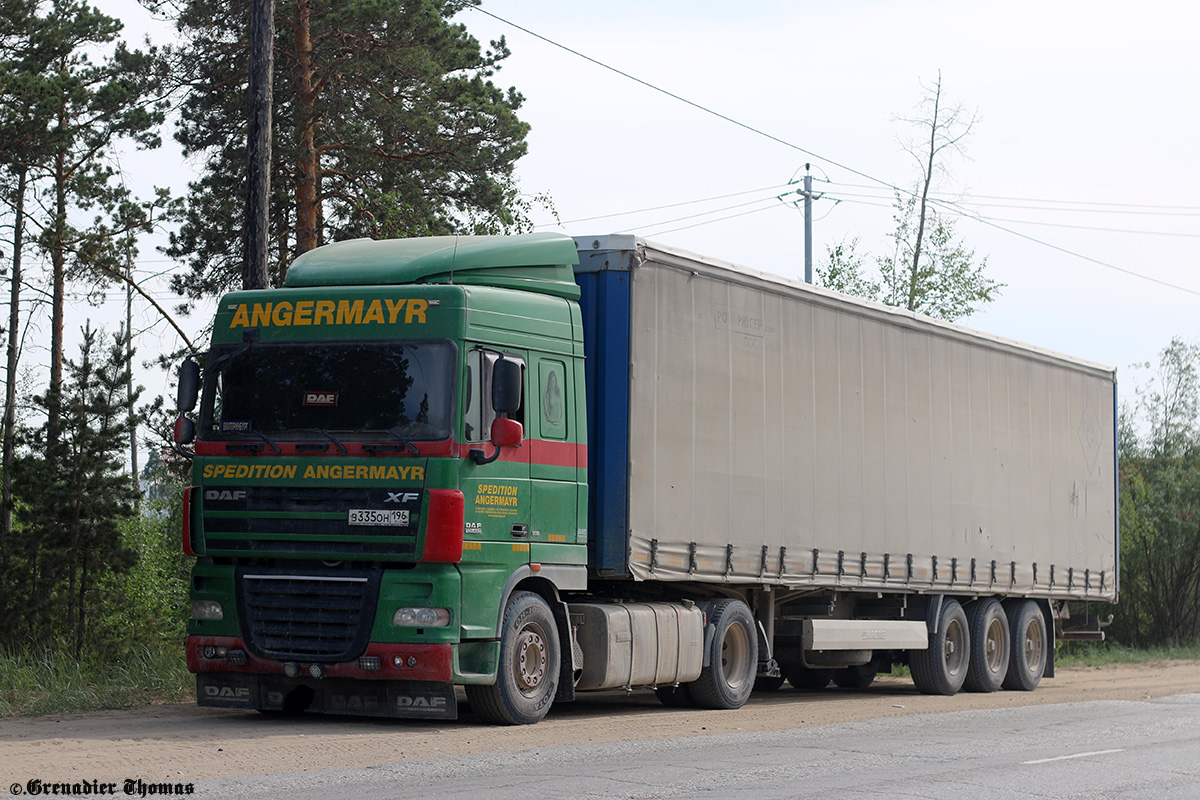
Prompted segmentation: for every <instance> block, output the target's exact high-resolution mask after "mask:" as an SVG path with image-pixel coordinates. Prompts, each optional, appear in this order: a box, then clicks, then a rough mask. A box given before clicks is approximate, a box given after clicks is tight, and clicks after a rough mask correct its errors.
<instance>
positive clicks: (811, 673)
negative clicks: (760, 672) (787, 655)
mask: <svg viewBox="0 0 1200 800" xmlns="http://www.w3.org/2000/svg"><path fill="white" fill-rule="evenodd" d="M782 669H783V674H784V675H786V676H787V679H788V683H790V684H791V685H792V686H795V687H796V688H797V689H800V690H802V691H808V692H818V691H820V690H821V689H824V688H825V687H826V686H828V685H829V682H830V681H831V680H833V670H832V669H831V668H828V667H822V668H820V669H814V668H813V667H806V666H804V665H803V664H785V665H783V667H782Z"/></svg>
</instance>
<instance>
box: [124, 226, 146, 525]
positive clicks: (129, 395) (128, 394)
mask: <svg viewBox="0 0 1200 800" xmlns="http://www.w3.org/2000/svg"><path fill="white" fill-rule="evenodd" d="M129 247H130V245H128V244H127V245H126V250H125V258H126V272H127V277H126V280H127V281H128V283H126V284H125V336H126V339H125V369H126V370H127V373H126V378H125V398H126V401H125V402H126V405H127V406H128V409H127V410H128V412H129V468H130V472H131V473H132V478H133V508H134V510H135V511H137V512H138V513H139V514H140V513H141V511H142V487H141V484H140V483H139V482H138V442H137V434H138V426H137V412H136V410H135V409H134V407H133V253H132V252H131V251H130V249H129Z"/></svg>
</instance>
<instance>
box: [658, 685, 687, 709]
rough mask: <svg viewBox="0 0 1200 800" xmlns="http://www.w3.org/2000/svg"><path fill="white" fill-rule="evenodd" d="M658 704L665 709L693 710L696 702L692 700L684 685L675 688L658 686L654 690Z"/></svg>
mask: <svg viewBox="0 0 1200 800" xmlns="http://www.w3.org/2000/svg"><path fill="white" fill-rule="evenodd" d="M654 696H655V697H657V698H658V702H660V703H662V704H663V705H664V706H666V707H667V708H695V707H696V701H695V700H693V699H692V694H691V692H689V691H688V687H687V684H686V683H680V684H678V685H675V686H658V687H655V689H654Z"/></svg>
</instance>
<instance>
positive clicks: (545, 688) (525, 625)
mask: <svg viewBox="0 0 1200 800" xmlns="http://www.w3.org/2000/svg"><path fill="white" fill-rule="evenodd" d="M559 646H560V645H559V641H558V628H557V627H556V626H555V624H554V614H553V612H551V611H550V606H548V605H546V601H545V600H543V599H542V598H541V597H539V596H538V595H536V594H534V593H533V592H513V595H512V597H511V598H509V601H508V607H507V608H506V609H505V611H504V621H503V622H502V623H501V626H500V667H499V670H498V671H497V674H496V683H495V684H494V685H492V686H480V685H475V684H468V685H467V687H466V692H467V701H468V702H469V703H470V704H471V708H472V709H474V710H475V713H476V714H478V715H479V716H480V718H482V719H483V720H484V721H486V722H492V723H496V724H499V725H532V724H533V723H535V722H537V721H539V720H540V719H541V718H542V717H544V716H546V712H547V711H549V710H550V704H551V703H552V702H553V701H554V693H555V692H556V691H557V690H558V678H559V666H560V651H559Z"/></svg>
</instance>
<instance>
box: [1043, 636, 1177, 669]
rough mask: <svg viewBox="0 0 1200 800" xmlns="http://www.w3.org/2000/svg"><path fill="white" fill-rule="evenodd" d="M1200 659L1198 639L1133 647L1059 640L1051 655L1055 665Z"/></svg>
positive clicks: (1091, 665) (1069, 665)
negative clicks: (1055, 649) (1190, 641)
mask: <svg viewBox="0 0 1200 800" xmlns="http://www.w3.org/2000/svg"><path fill="white" fill-rule="evenodd" d="M1183 659H1195V660H1200V642H1198V643H1196V644H1192V645H1163V646H1160V647H1150V648H1144V649H1143V648H1135V647H1127V646H1126V645H1123V644H1117V643H1115V642H1063V643H1062V644H1061V645H1059V647H1058V652H1057V653H1055V655H1054V664H1055V666H1057V667H1101V666H1104V665H1105V664H1144V663H1147V662H1150V661H1177V660H1183Z"/></svg>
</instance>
